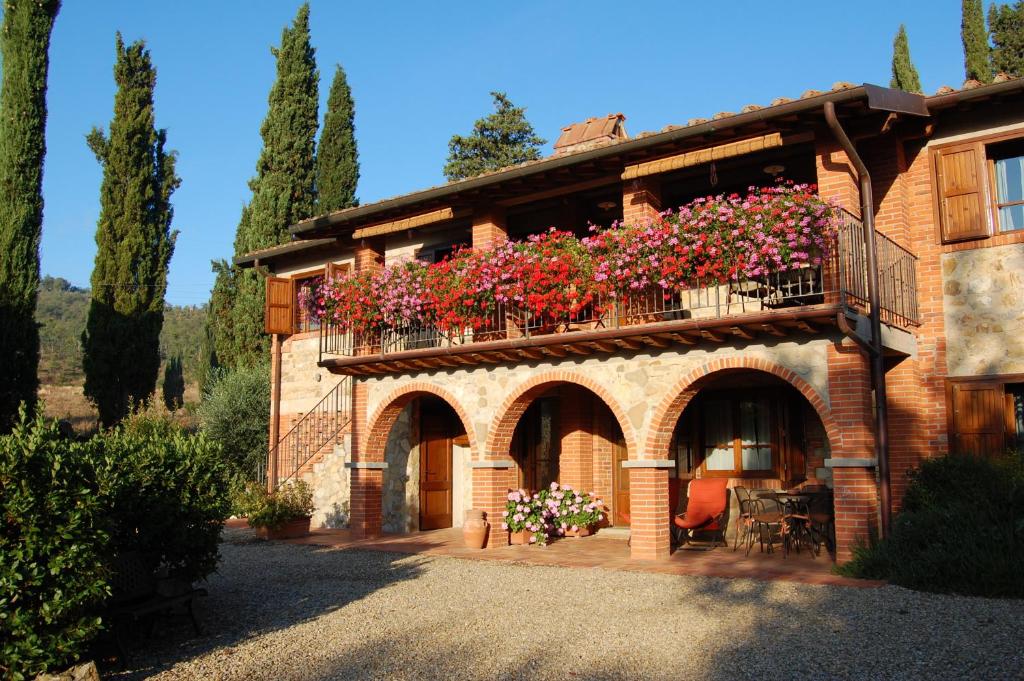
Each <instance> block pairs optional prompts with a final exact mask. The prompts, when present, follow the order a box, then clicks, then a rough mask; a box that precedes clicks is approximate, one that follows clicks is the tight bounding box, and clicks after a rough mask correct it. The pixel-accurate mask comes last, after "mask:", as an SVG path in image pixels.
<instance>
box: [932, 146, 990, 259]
mask: <svg viewBox="0 0 1024 681" xmlns="http://www.w3.org/2000/svg"><path fill="white" fill-rule="evenodd" d="M933 160H934V161H935V186H936V191H937V192H938V200H939V222H940V223H941V227H942V241H943V242H946V243H948V242H951V241H963V240H965V239H980V238H982V237H986V236H988V235H989V233H990V232H989V216H988V211H987V210H986V209H985V176H986V173H985V147H984V145H983V144H982V143H981V142H971V143H970V144H959V145H956V146H953V147H947V148H945V149H939V150H938V151H936V152H935V155H934V156H933Z"/></svg>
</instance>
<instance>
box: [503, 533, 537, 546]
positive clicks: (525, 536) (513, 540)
mask: <svg viewBox="0 0 1024 681" xmlns="http://www.w3.org/2000/svg"><path fill="white" fill-rule="evenodd" d="M532 534H533V533H532V532H527V531H526V530H520V531H519V532H509V535H508V541H509V543H510V544H513V545H519V544H529V543H530V535H532Z"/></svg>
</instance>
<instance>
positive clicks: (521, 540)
mask: <svg viewBox="0 0 1024 681" xmlns="http://www.w3.org/2000/svg"><path fill="white" fill-rule="evenodd" d="M546 514H547V510H546V508H545V505H544V503H543V500H542V499H541V496H540V494H530V493H529V492H527V491H526V490H523V489H518V490H513V491H511V492H509V493H508V501H507V502H506V504H505V510H504V512H502V516H503V517H504V520H503V522H502V524H501V527H502V529H504V530H508V531H509V543H511V544H539V545H541V546H544V545H546V544H547V543H548V527H549V523H548V519H547V517H546Z"/></svg>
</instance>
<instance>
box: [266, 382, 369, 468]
mask: <svg viewBox="0 0 1024 681" xmlns="http://www.w3.org/2000/svg"><path fill="white" fill-rule="evenodd" d="M351 428H352V378H351V377H349V376H346V377H344V378H343V379H342V380H341V381H340V382H339V383H338V385H336V386H334V387H333V388H332V389H331V391H330V392H328V393H327V394H326V395H324V397H323V399H321V400H320V401H319V402H318V403H317V404H316V406H315V407H313V408H312V409H310V410H309V411H308V412H307V413H306V414H304V415H303V416H302V418H300V419H299V420H298V421H296V422H295V424H294V425H293V426H292V427H291V429H290V430H289V431H288V432H287V433H286V434H285V435H284V437H282V438H281V440H280V441H279V442H278V443H277V444H276V445H275V446H274V448H273V449H271V450H270V456H269V457H268V466H269V468H268V469H267V470H266V471H265V473H264V474H263V475H262V476H261V477H262V478H263V480H266V481H268V482H269V484H270V485H271V486H272V487H279V486H281V485H282V484H284V483H286V482H288V481H289V480H295V479H299V478H304V477H306V475H307V474H309V473H312V472H313V470H314V466H315V465H316V464H318V463H319V462H320V461H322V460H323V458H324V456H326V455H327V454H328V453H329V452H331V451H332V450H334V449H336V448H337V447H338V446H339V445H340V443H341V442H340V441H341V438H342V434H343V433H344V432H346V431H351Z"/></svg>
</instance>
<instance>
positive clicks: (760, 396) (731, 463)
mask: <svg viewBox="0 0 1024 681" xmlns="http://www.w3.org/2000/svg"><path fill="white" fill-rule="evenodd" d="M702 421H703V424H702V425H703V445H702V446H703V453H704V464H703V468H704V471H705V473H706V474H707V475H711V476H715V475H719V476H722V475H729V476H736V477H740V476H744V477H774V476H775V470H776V468H777V467H778V463H779V457H778V439H777V438H776V437H775V431H776V427H775V424H776V422H777V416H776V410H775V409H774V400H773V399H772V398H771V393H769V392H755V393H753V394H744V395H731V394H718V395H711V396H708V397H707V399H705V400H704V402H703V418H702Z"/></svg>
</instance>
